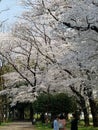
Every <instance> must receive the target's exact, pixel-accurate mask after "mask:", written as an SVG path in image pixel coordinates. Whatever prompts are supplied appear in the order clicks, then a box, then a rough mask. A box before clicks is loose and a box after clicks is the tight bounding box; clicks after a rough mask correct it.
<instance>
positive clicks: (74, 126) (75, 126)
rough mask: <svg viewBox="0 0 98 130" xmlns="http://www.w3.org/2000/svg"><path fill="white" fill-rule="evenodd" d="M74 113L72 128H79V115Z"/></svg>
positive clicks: (76, 129)
mask: <svg viewBox="0 0 98 130" xmlns="http://www.w3.org/2000/svg"><path fill="white" fill-rule="evenodd" d="M72 115H73V119H72V121H71V130H78V118H77V115H76V114H75V113H74V114H72Z"/></svg>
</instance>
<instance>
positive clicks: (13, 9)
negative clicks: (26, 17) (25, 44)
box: [0, 0, 24, 24]
mask: <svg viewBox="0 0 98 130" xmlns="http://www.w3.org/2000/svg"><path fill="white" fill-rule="evenodd" d="M2 10H6V11H2ZM23 11H24V8H23V7H22V6H21V5H20V0H2V1H1V2H0V21H4V20H6V19H7V21H6V24H13V23H14V22H15V21H17V17H19V16H21V14H22V12H23Z"/></svg>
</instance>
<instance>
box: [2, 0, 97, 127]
mask: <svg viewBox="0 0 98 130" xmlns="http://www.w3.org/2000/svg"><path fill="white" fill-rule="evenodd" d="M24 4H25V6H26V7H28V9H29V10H28V11H27V12H24V14H23V16H22V17H21V21H22V22H19V23H18V24H16V25H15V27H14V28H13V32H12V33H13V37H16V39H14V42H12V43H15V45H14V46H13V44H12V46H10V48H9V49H8V50H9V51H7V53H6V55H5V54H4V53H3V52H2V51H1V53H0V54H1V55H2V56H3V57H5V59H6V60H7V61H8V62H9V63H10V64H11V65H12V66H13V67H14V69H15V70H16V71H17V72H18V73H19V74H20V75H21V76H22V77H23V78H24V79H25V80H26V81H27V82H28V84H30V85H31V86H32V88H33V90H34V91H33V92H35V91H37V90H39V91H41V90H43V91H45V90H46V91H47V90H49V89H50V90H51V92H54V91H58V90H60V91H64V89H65V91H70V89H71V90H72V92H73V93H74V94H75V95H76V96H78V97H79V99H80V101H81V100H82V99H83V101H85V100H88V101H89V104H90V108H91V113H92V115H93V123H94V126H98V123H97V122H98V116H97V115H98V113H97V109H96V108H97V107H96V102H95V100H94V98H95V97H94V91H97V89H98V88H97V81H98V80H97V79H98V75H97V72H98V60H97V53H98V45H97V42H98V38H97V35H98V27H97V26H98V15H97V12H98V2H97V1H96V0H88V1H86V0H84V1H82V0H78V1H77V0H66V1H64V0H57V1H56V0H54V1H53V0H42V1H39V0H38V1H36V2H35V1H32V0H29V1H24ZM20 48H21V49H20ZM15 54H18V56H19V58H16V57H15ZM13 55H14V56H13ZM20 55H21V56H20ZM13 57H14V58H13ZM16 59H17V60H16ZM23 59H24V60H23ZM32 61H33V63H32ZM17 63H19V66H17V65H18V64H17ZM24 70H25V71H24ZM26 71H27V72H28V71H29V73H30V74H31V75H32V76H31V75H29V76H26V75H25V73H24V72H26ZM37 74H39V76H38V80H37V79H36V77H37ZM29 77H33V78H31V79H33V83H32V80H30V78H29ZM41 77H42V78H41ZM36 80H37V81H36ZM38 86H40V89H38V88H39V87H38ZM81 103H83V102H81ZM84 104H85V103H84ZM86 116H87V115H86Z"/></svg>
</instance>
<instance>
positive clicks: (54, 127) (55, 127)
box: [53, 116, 59, 130]
mask: <svg viewBox="0 0 98 130" xmlns="http://www.w3.org/2000/svg"><path fill="white" fill-rule="evenodd" d="M58 120H59V117H58V116H56V117H55V119H54V121H53V129H54V130H59V122H58Z"/></svg>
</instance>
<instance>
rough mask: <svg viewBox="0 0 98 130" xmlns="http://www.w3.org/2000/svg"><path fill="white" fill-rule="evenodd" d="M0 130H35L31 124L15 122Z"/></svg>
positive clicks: (1, 127)
mask: <svg viewBox="0 0 98 130" xmlns="http://www.w3.org/2000/svg"><path fill="white" fill-rule="evenodd" d="M0 130H35V128H34V126H33V125H32V123H31V122H13V123H8V124H6V125H4V126H0Z"/></svg>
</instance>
